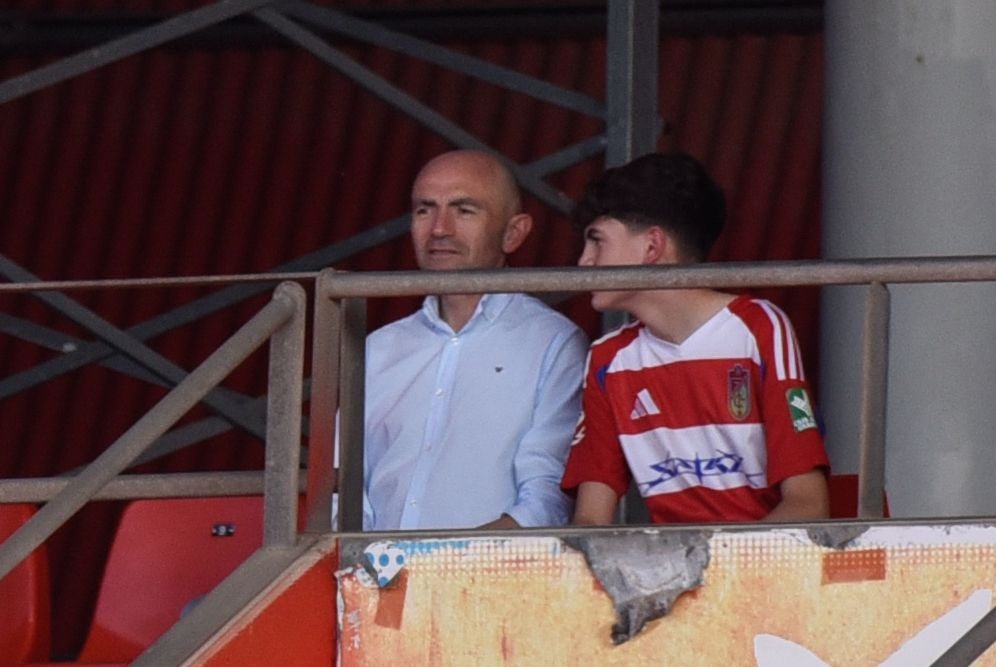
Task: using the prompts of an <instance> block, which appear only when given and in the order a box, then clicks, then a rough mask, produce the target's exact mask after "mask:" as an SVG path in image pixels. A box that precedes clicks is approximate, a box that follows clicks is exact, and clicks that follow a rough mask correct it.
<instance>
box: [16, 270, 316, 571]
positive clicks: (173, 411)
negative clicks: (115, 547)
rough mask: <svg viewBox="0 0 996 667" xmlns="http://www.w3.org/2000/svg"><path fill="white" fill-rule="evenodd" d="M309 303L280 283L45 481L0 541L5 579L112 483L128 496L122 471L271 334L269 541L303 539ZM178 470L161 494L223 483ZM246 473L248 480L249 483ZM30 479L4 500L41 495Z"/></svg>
mask: <svg viewBox="0 0 996 667" xmlns="http://www.w3.org/2000/svg"><path fill="white" fill-rule="evenodd" d="M305 309H306V297H305V292H304V288H303V287H301V285H299V284H297V283H294V282H285V283H282V284H280V285H279V286H278V287H277V288H276V290H275V291H274V294H273V298H272V299H271V301H270V302H269V303H267V304H266V305H265V306H264V307H263V308H262V309H261V310H260V311H259V312H258V313H256V315H255V316H253V317H252V319H250V320H249V321H248V322H246V323H245V324H244V325H243V326H242V327H241V328H240V329H239V330H238V331H237V332H236V333H235V334H233V335H232V336H231V337H230V338H229V339H228V340H227V341H225V343H223V344H222V345H221V347H219V348H218V349H217V350H216V351H215V352H214V353H213V354H211V355H210V356H209V357H208V358H207V359H206V360H205V361H204V362H203V363H201V365H200V366H198V367H197V368H196V369H195V370H194V371H193V372H191V373H190V374H189V375H187V376H186V377H185V378H184V379H183V380H182V381H181V382H180V383H179V384H178V385H177V386H176V387H175V388H174V389H173V390H172V391H170V392H169V393H168V394H167V395H166V396H165V397H163V399H162V400H160V401H159V403H157V404H156V405H155V406H154V407H153V408H152V409H151V410H150V411H149V412H147V413H146V414H145V415H143V416H142V417H141V418H140V419H139V420H138V421H137V422H136V423H135V424H134V425H133V426H132V427H131V428H129V429H128V430H127V431H126V432H125V433H124V434H123V435H122V436H121V437H120V438H118V439H117V440H116V441H115V442H114V443H112V444H111V445H110V446H109V447H108V448H107V449H106V450H105V451H104V452H103V453H102V454H101V455H100V456H98V457H97V458H96V459H95V460H94V461H92V462H91V463H90V464H89V465H87V466H86V467H85V468H84V469H83V471H82V472H80V473H79V474H77V475H76V476H74V477H72V478H70V479H67V480H59V481H58V482H54V481H52V480H42V484H43V485H46V486H47V489H46V491H45V493H44V494H42V495H43V496H47V497H48V498H50V499H49V500H48V502H46V503H45V504H44V505H43V506H42V507H41V508H40V509H39V510H38V512H37V513H36V514H35V515H34V516H33V517H32V518H31V519H30V520H29V521H28V522H27V523H25V524H24V525H23V526H22V527H21V528H20V529H19V530H18V531H17V532H15V533H14V534H13V535H12V536H11V537H9V538H8V539H7V540H6V541H4V542H3V543H2V544H0V578H2V577H3V576H5V575H6V574H7V573H8V572H10V571H11V570H12V569H13V568H14V567H16V566H17V564H18V563H20V562H21V561H22V560H23V559H24V558H25V557H27V556H28V554H30V553H31V552H32V551H33V550H34V549H35V548H36V547H38V546H39V545H41V544H42V542H44V541H45V540H46V539H48V538H49V537H50V536H51V535H52V534H53V533H54V532H55V531H56V530H57V529H58V528H59V527H60V526H61V525H62V524H63V523H65V522H66V521H67V520H68V519H69V518H70V517H72V516H73V515H74V514H75V513H76V512H77V511H79V509H80V508H82V507H83V506H84V505H85V504H86V503H87V502H89V501H90V500H93V499H95V498H98V497H107V495H106V492H104V489H105V487H110V488H111V489H112V490H113V489H114V488H115V487H118V489H117V491H118V493H117V494H112V497H124V496H127V495H128V494H127V493H124V494H122V493H121V489H120V487H127V485H128V481H129V480H126V479H124V478H119V477H118V475H119V474H120V473H121V472H122V471H123V470H125V469H126V468H127V467H128V466H130V465H131V464H132V463H133V462H134V461H135V460H136V459H137V458H138V457H139V456H140V455H141V454H142V453H143V452H144V451H145V450H146V449H147V448H148V447H149V446H150V445H152V443H154V442H155V441H156V440H157V438H159V436H161V435H162V434H163V433H165V432H166V430H167V429H169V428H170V426H172V425H173V424H174V423H176V422H177V421H178V420H179V419H180V418H181V417H183V416H184V415H185V414H186V413H187V411H189V410H190V408H192V407H193V406H194V405H195V404H197V403H198V401H200V400H202V399H203V398H204V397H205V396H206V395H207V394H208V393H209V392H210V391H211V390H212V389H213V388H214V387H216V386H217V385H218V384H219V383H220V382H221V381H222V380H223V379H224V378H225V377H226V376H227V375H228V374H229V373H231V372H232V371H233V370H234V369H235V368H236V367H237V366H238V365H239V364H240V363H242V361H244V360H245V359H246V358H247V357H248V356H249V355H250V354H251V353H252V352H254V351H255V350H256V349H258V348H259V347H260V346H262V345H263V344H264V343H265V342H267V341H268V340H269V341H270V360H269V388H270V391H269V393H268V399H267V412H266V426H265V430H266V465H265V470H264V476H263V495H264V497H265V502H264V515H263V516H264V520H263V523H264V525H263V544H264V546H271V545H291V544H294V543H295V541H296V538H297V530H296V526H297V506H298V494H299V482H298V469H299V453H300V442H301V418H302V387H303V384H304V344H305V340H304V339H305V335H304V332H305ZM172 477H173V476H170V475H159V476H156V479H155V481H154V482H152V484H153V485H155V486H157V488H158V489H159V495H174V493H173V487H174V486H178V487H183V486H191V485H192V482H195V481H200V482H202V483H207V484H209V485H213V486H215V487H216V486H217V484H214V481H215V480H211V479H209V478H205V477H202V478H201V479H200V480H196V479H192V478H191V477H190V476H189V475H180V476H177V478H176V482H174V481H173V480H172V479H171V478H172ZM242 477H243V479H240V480H239V481H240V482H244V476H242ZM29 482H30V480H21V481H20V483H19V485H18V483H15V484H14V485H13V486H12V487H6V488H3V487H0V502H23V501H25V500H31V499H34V500H38V499H39V495H38V491H39V490H40V489H39V488H38V487H37V486H35V487H34V488H32V487H31V486H30V485H29ZM131 482H132V484H133V485H134V486H141V485H139V484H137V482H136V481H135V480H134V479H132V480H131ZM19 487H20V490H21V491H22V492H23V491H34V493H35V495H30V494H28V493H21V494H19V493H18V489H19ZM187 490H188V491H189V489H187ZM146 491H147V489H146ZM215 491H217V489H215ZM48 494H51V495H48ZM140 495H145V494H140Z"/></svg>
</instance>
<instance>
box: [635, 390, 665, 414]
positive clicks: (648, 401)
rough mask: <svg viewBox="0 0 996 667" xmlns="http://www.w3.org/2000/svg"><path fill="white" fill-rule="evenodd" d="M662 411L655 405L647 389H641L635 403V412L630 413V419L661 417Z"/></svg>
mask: <svg viewBox="0 0 996 667" xmlns="http://www.w3.org/2000/svg"><path fill="white" fill-rule="evenodd" d="M660 413H661V409H660V408H658V407H657V404H656V403H654V398H653V396H651V395H650V392H649V391H647V390H646V389H641V390H640V392H639V393H638V394H637V395H636V402H634V403H633V411H632V412H631V413H629V418H630V419H634V420H635V419H640V418H642V417H646V416H648V415H659V414H660Z"/></svg>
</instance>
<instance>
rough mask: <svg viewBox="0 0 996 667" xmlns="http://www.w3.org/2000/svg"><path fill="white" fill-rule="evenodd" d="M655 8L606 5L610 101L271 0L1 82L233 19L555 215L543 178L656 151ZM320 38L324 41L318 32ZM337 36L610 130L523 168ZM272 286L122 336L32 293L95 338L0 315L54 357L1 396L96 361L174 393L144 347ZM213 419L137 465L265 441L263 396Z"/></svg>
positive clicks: (8, 96)
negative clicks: (346, 48) (352, 86)
mask: <svg viewBox="0 0 996 667" xmlns="http://www.w3.org/2000/svg"><path fill="white" fill-rule="evenodd" d="M657 5H658V3H655V2H646V1H641V0H613V1H612V2H608V3H606V5H605V16H606V21H607V25H606V30H607V35H608V41H607V51H608V81H607V91H608V92H607V100H606V101H605V102H602V101H600V100H596V99H593V98H591V97H589V96H586V95H584V94H581V93H579V92H576V91H572V90H568V89H564V88H561V87H558V86H555V85H553V84H551V83H549V82H547V81H543V80H541V79H537V78H535V77H531V76H528V75H525V74H523V73H520V72H517V71H515V70H512V69H508V68H505V67H501V66H498V65H495V64H493V63H490V62H488V61H485V60H482V59H479V58H474V57H471V56H468V55H465V54H461V53H457V52H454V51H451V50H449V49H446V48H444V47H441V46H439V45H437V44H434V43H432V42H429V41H426V40H423V39H419V38H416V37H412V36H410V35H407V34H404V33H399V32H396V31H393V30H389V29H387V28H385V27H383V26H382V25H380V24H378V23H376V22H374V21H369V20H361V19H359V18H356V17H354V16H351V15H349V14H346V13H343V12H339V11H335V10H332V9H329V8H327V7H321V6H318V5H315V4H311V3H308V2H300V1H291V2H274V1H273V0H220V1H219V2H216V3H213V4H210V5H206V6H204V7H200V8H198V9H195V10H192V11H189V12H185V13H182V14H178V15H176V16H173V17H171V18H168V19H166V20H163V21H160V22H158V23H155V24H152V25H149V26H146V27H143V28H140V29H138V30H135V31H134V32H131V33H129V34H127V35H125V36H123V37H119V38H116V39H112V40H110V41H108V42H106V43H104V44H101V45H99V46H96V47H93V48H90V49H86V50H84V51H82V52H80V53H77V54H74V55H71V56H69V57H66V58H63V59H60V60H57V61H55V62H52V63H50V64H48V65H45V66H43V67H40V68H38V69H35V70H33V71H30V72H26V73H24V74H21V75H19V76H16V77H13V78H11V79H8V80H7V81H4V82H2V83H0V104H2V103H4V102H9V101H12V100H16V99H19V98H21V97H23V96H25V95H28V94H30V93H33V92H36V91H38V90H41V89H43V88H46V87H49V86H53V85H55V84H58V83H60V82H63V81H66V80H69V79H71V78H73V77H76V76H79V75H81V74H85V73H87V72H90V71H93V70H95V69H97V68H100V67H103V66H105V65H108V64H111V63H114V62H117V61H119V60H122V59H124V58H127V57H129V56H132V55H135V54H138V53H141V52H143V51H147V50H150V49H154V48H157V47H160V46H163V45H166V44H168V43H171V42H175V41H176V40H180V39H184V38H187V37H190V36H191V35H195V34H197V33H200V32H203V31H206V30H208V29H210V28H212V27H216V26H218V25H219V24H221V23H223V22H226V21H230V20H231V19H235V18H240V17H252V18H254V19H255V20H256V21H257V22H258V23H260V24H262V25H265V26H268V27H269V28H270V29H271V30H272V31H273V32H274V34H276V35H279V36H281V37H282V38H284V39H286V40H289V42H290V43H292V44H296V45H298V46H300V47H301V48H304V49H306V50H307V51H309V52H310V53H312V54H313V55H314V56H315V57H316V58H318V59H319V60H321V61H322V62H324V63H326V64H328V65H329V66H331V67H333V68H335V69H336V70H337V71H339V72H340V73H342V74H343V75H344V76H347V77H349V78H350V79H352V80H353V81H354V82H355V83H356V84H357V85H359V86H361V87H362V88H364V89H365V90H367V91H369V92H370V93H371V94H373V95H375V96H377V97H379V98H380V99H382V100H384V101H385V102H387V103H388V104H390V105H392V106H394V107H396V108H397V109H399V110H401V111H402V112H404V113H406V114H408V115H409V116H411V117H412V118H413V119H414V120H416V121H417V122H419V123H420V124H422V125H424V126H425V127H427V128H429V129H430V130H432V131H434V132H436V133H437V134H439V135H440V136H442V137H444V138H446V139H447V140H448V141H450V142H451V143H453V144H454V145H456V146H459V147H463V148H476V149H481V150H487V151H490V152H492V153H495V154H496V155H499V156H500V157H502V158H503V159H504V161H505V162H506V163H507V164H508V165H509V168H510V169H511V170H512V172H513V173H514V175H515V176H516V178H517V180H518V181H519V183H520V185H521V186H522V188H523V189H524V190H525V191H527V192H529V193H531V194H532V195H534V196H535V197H536V198H537V199H539V200H540V201H541V202H544V203H545V204H546V205H548V206H550V207H551V208H553V209H555V210H557V211H560V212H564V211H567V210H568V209H569V207H570V205H571V202H570V199H569V198H568V197H566V196H565V195H564V194H563V193H562V192H560V191H558V190H557V189H556V188H553V187H552V186H550V185H549V184H548V183H547V182H546V181H545V180H544V177H545V176H547V175H549V174H552V173H555V172H558V171H561V170H563V169H566V168H568V167H570V166H571V165H574V164H576V163H578V162H581V161H583V160H585V159H587V158H589V157H591V156H594V155H597V154H599V153H601V152H603V151H604V153H605V156H606V162H607V164H610V165H611V164H619V163H622V162H625V161H627V160H629V159H631V158H632V157H635V156H636V155H638V154H641V153H643V152H647V151H649V150H652V149H653V147H654V146H655V144H656V138H657V133H658V132H659V128H660V121H659V118H658V115H657V110H656V99H657V57H658V56H657V52H658V41H659V11H660V10H659V8H658V6H657ZM319 32H320V33H321V34H319ZM327 34H331V35H337V36H340V37H342V38H344V39H348V40H352V41H354V42H362V43H366V44H371V45H374V46H378V47H383V48H387V49H392V50H394V51H396V52H398V53H401V54H404V55H406V56H409V57H414V58H420V59H422V60H425V61H427V62H430V63H432V64H435V65H438V66H440V67H445V68H448V69H451V70H453V71H456V72H459V73H462V74H466V75H470V76H474V77H477V78H479V79H481V80H484V81H487V82H490V83H493V84H496V85H499V86H502V87H504V88H508V89H511V90H515V91H518V92H522V93H524V94H526V95H529V96H532V97H534V98H536V99H538V100H541V101H543V102H546V103H549V104H555V105H558V106H561V107H564V108H566V109H569V110H572V111H576V112H579V113H584V114H587V115H590V116H593V117H595V118H597V119H599V120H601V121H603V122H604V123H605V132H604V133H603V134H601V135H598V136H595V137H592V138H590V139H587V140H584V141H582V142H579V143H577V144H574V145H571V146H566V147H564V148H562V149H560V150H558V151H555V152H553V153H551V154H549V155H547V156H545V157H543V158H541V159H539V160H537V161H535V162H533V163H531V164H518V163H516V162H514V161H512V160H509V159H508V158H507V157H505V156H501V155H500V153H499V152H498V151H496V150H495V149H493V148H491V147H489V146H487V145H486V144H484V143H483V142H481V141H480V140H478V139H477V138H476V137H474V136H473V135H471V134H470V133H468V132H467V131H466V130H464V129H463V128H461V127H459V126H458V125H457V124H455V123H453V122H451V121H449V120H448V119H446V118H445V117H444V116H442V115H441V114H439V113H438V112H436V111H435V110H433V109H431V108H430V107H428V106H427V105H425V104H423V103H422V102H420V101H419V100H417V99H415V98H413V97H411V96H410V95H408V94H407V93H405V92H404V91H402V90H401V89H400V88H398V87H397V86H395V85H393V84H392V83H391V82H389V81H386V80H385V79H383V78H382V77H379V76H378V75H376V74H375V73H373V72H371V71H370V70H369V69H367V68H365V67H363V66H362V65H360V64H359V63H357V62H356V61H355V60H353V59H351V58H349V57H348V56H347V55H346V54H345V53H344V52H342V51H341V50H340V49H337V48H336V47H335V46H333V45H332V44H331V43H330V42H329V41H328V40H327V39H326V38H325V35H327ZM408 224H409V220H408V217H407V216H402V217H399V218H396V219H394V220H390V221H387V222H384V223H382V224H380V225H378V226H376V227H373V228H371V229H368V230H365V231H364V232H361V233H359V234H357V235H355V236H353V237H351V238H350V239H347V240H345V241H342V242H340V243H337V244H334V245H331V246H328V247H326V248H322V249H320V250H317V251H315V252H313V253H310V254H308V255H305V256H303V257H300V258H298V259H295V260H293V261H291V262H287V263H285V264H282V265H280V266H278V267H275V268H274V269H273V272H274V273H286V272H300V271H317V270H319V269H321V268H323V267H325V266H328V265H329V264H332V263H335V262H338V261H342V260H344V259H346V258H348V257H351V256H352V255H354V254H356V253H359V252H362V251H364V250H366V249H368V248H371V247H373V246H375V245H378V244H380V243H384V242H387V241H390V240H393V239H395V238H398V237H400V236H403V235H404V234H405V233H407V229H408ZM0 273H2V274H3V275H5V276H6V277H7V278H8V279H9V280H11V281H14V282H21V283H34V282H37V280H38V278H36V277H35V276H34V275H33V274H31V273H30V272H29V271H28V270H26V269H25V268H23V267H20V266H18V265H17V264H15V263H14V262H12V261H10V260H9V259H8V258H5V257H2V256H0ZM271 287H272V282H265V283H264V282H259V281H258V280H257V281H251V282H248V283H239V284H233V285H230V286H228V287H225V288H223V289H220V290H219V291H217V292H215V293H213V294H211V295H208V296H206V297H203V298H200V299H197V300H195V301H193V302H190V303H188V304H185V305H183V306H180V307H178V308H176V309H174V310H172V311H169V312H166V313H163V314H161V315H158V316H156V317H155V318H152V319H150V320H147V321H145V322H142V323H140V324H137V325H135V326H133V327H130V328H128V329H124V330H122V329H119V328H117V327H115V326H114V325H113V324H111V323H109V322H107V321H106V320H103V319H102V318H100V317H99V316H98V315H96V314H95V313H93V312H92V311H89V310H88V309H86V308H84V307H83V306H81V305H80V304H79V303H78V302H76V301H74V300H72V299H71V298H69V297H68V296H66V295H65V294H60V293H53V292H44V293H35V295H36V296H37V298H39V299H41V300H43V301H44V302H46V303H47V304H48V305H49V306H50V307H52V308H54V309H56V310H57V311H59V312H60V313H62V314H63V315H65V316H67V317H69V318H70V319H72V320H74V321H76V322H77V323H78V324H81V325H82V326H83V327H84V328H86V329H87V330H88V331H89V332H90V333H92V334H93V335H94V336H95V337H96V340H94V341H81V340H77V339H74V338H71V337H68V336H65V335H63V334H59V333H56V332H53V331H51V330H48V329H45V328H44V327H39V326H38V325H36V324H33V323H30V322H25V321H22V320H19V319H17V318H14V317H11V316H9V315H3V316H2V317H0V330H3V331H5V332H7V333H10V334H13V335H15V336H17V337H19V338H21V339H24V340H27V341H30V342H33V343H36V344H38V345H41V346H44V347H46V348H48V349H51V350H56V351H59V352H62V354H61V355H60V356H58V357H56V358H54V359H51V360H48V361H46V362H42V363H39V364H38V365H36V366H34V367H32V368H29V369H27V370H25V371H21V372H19V373H16V374H14V375H12V376H9V377H6V378H3V379H2V380H0V399H2V398H4V397H8V396H11V395H14V394H17V393H19V392H21V391H24V390H26V389H28V388H30V387H33V386H36V385H38V384H41V383H44V382H47V381H49V380H52V379H54V378H56V377H59V376H61V375H63V374H65V373H68V372H71V371H73V370H75V369H78V368H80V367H82V366H84V365H87V364H91V363H100V364H103V365H104V366H106V367H108V368H111V369H113V370H116V371H119V372H123V373H126V374H128V375H130V376H132V377H135V378H139V379H143V380H147V381H150V382H154V383H156V384H160V385H164V386H175V385H176V384H178V383H179V382H181V381H182V380H183V379H184V377H186V375H187V372H186V371H185V370H184V369H181V368H179V367H177V366H175V365H174V364H172V363H171V362H169V361H168V360H166V359H164V358H163V357H162V356H161V355H159V354H158V353H156V352H154V351H153V350H151V349H150V348H149V347H148V346H147V345H145V342H146V341H148V340H150V339H152V338H154V337H156V336H159V335H161V334H163V333H165V332H167V331H170V330H172V329H175V328H177V327H180V326H183V325H185V324H188V323H190V322H192V321H195V320H197V319H200V318H202V317H205V316H207V315H210V314H211V313H214V312H217V311H218V310H221V309H223V308H226V307H230V306H232V305H235V304H238V303H241V302H243V301H245V300H247V299H249V298H252V297H254V296H256V295H258V294H260V293H261V292H263V291H265V290H267V289H270V288H271ZM204 402H205V403H206V404H207V405H208V406H209V407H210V408H211V409H212V410H213V411H214V412H215V414H216V416H214V417H208V418H206V419H202V420H200V421H199V422H195V423H193V424H188V425H186V426H183V427H181V428H179V429H176V430H174V431H171V432H169V433H167V434H165V435H164V436H163V437H162V438H161V439H160V441H159V442H157V443H156V444H155V446H153V447H152V449H151V450H150V451H151V453H147V454H146V455H145V456H143V458H142V459H141V460H142V461H146V460H149V459H150V458H154V457H155V456H159V455H163V454H165V453H169V452H172V451H176V450H177V449H179V448H182V447H185V446H188V445H190V444H194V443H197V442H201V441H203V440H204V439H206V438H209V437H213V436H215V435H217V434H219V433H222V432H224V431H227V430H229V429H230V428H232V427H238V428H241V429H242V430H244V431H246V432H248V433H250V434H253V435H254V436H256V437H262V434H263V432H264V428H265V426H264V424H263V417H262V411H263V408H264V406H265V402H266V397H265V396H263V397H249V396H245V395H243V394H240V393H238V392H234V391H231V390H225V389H221V388H219V389H216V390H214V391H212V392H211V393H210V394H208V395H207V396H206V397H205V398H204Z"/></svg>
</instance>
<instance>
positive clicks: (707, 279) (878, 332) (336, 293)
mask: <svg viewBox="0 0 996 667" xmlns="http://www.w3.org/2000/svg"><path fill="white" fill-rule="evenodd" d="M974 281H996V256H978V257H920V258H909V259H905V258H904V259H854V260H836V261H796V262H745V263H736V262H730V263H723V264H718V263H717V264H699V265H692V266H652V267H651V266H639V267H636V266H630V267H612V268H540V269H499V270H479V271H438V272H424V271H423V272H419V271H406V272H390V271H385V272H370V273H366V272H364V273H343V272H336V271H333V270H330V269H329V270H326V271H323V272H322V273H320V274H319V277H318V280H317V283H316V289H315V324H314V336H315V347H314V349H313V359H312V372H313V379H312V386H311V396H312V398H311V420H310V421H311V435H310V441H309V443H310V446H309V450H310V453H309V456H310V457H311V460H312V461H313V462H314V465H312V466H309V468H308V488H309V506H310V507H314V508H316V510H319V511H320V508H322V507H329V505H330V496H331V492H332V489H333V488H334V486H335V482H336V480H334V479H333V471H332V446H333V434H334V426H333V418H332V416H333V415H335V414H336V412H337V411H338V414H339V419H340V426H339V431H340V452H339V454H340V465H339V479H338V491H339V520H340V522H341V523H340V526H341V527H342V529H343V530H346V531H358V530H362V515H363V499H362V492H363V376H364V371H363V364H364V355H363V349H364V338H365V333H366V331H365V325H364V313H365V311H364V307H363V301H362V299H363V298H366V297H385V296H418V295H426V294H467V293H474V294H476V293H494V292H537V293H542V292H585V291H592V290H632V289H640V290H644V289H679V288H701V287H706V288H745V287H755V288H756V287H789V286H816V285H818V286H822V285H858V284H865V285H868V294H867V301H866V304H867V305H866V312H865V322H864V345H863V348H862V359H863V371H862V386H861V407H860V410H861V415H860V436H859V442H858V446H859V450H860V469H859V499H858V515H859V517H860V518H876V517H882V516H883V513H884V507H883V505H884V494H883V492H884V488H885V424H886V395H887V384H888V377H887V376H888V357H889V310H890V304H889V291H888V288H887V285H888V284H889V283H943V282H974ZM340 397H342V400H341V401H340ZM309 516H311V514H310V513H309ZM315 518H316V519H318V520H319V521H324V520H326V519H327V515H321V514H316V515H315ZM326 525H327V524H326Z"/></svg>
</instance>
